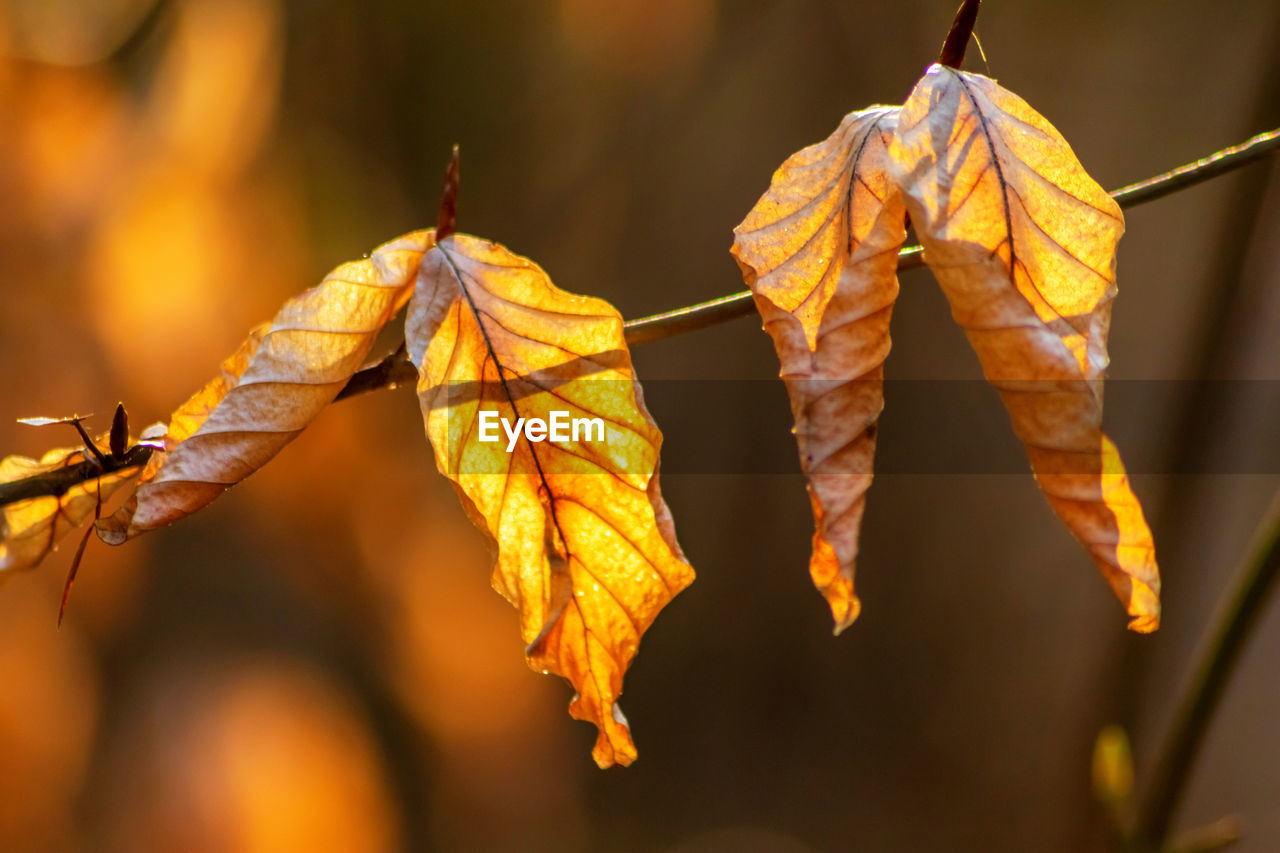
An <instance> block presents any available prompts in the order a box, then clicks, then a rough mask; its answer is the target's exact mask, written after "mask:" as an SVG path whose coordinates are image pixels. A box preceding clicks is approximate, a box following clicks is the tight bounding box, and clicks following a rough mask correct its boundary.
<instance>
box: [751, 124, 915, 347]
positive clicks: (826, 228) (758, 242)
mask: <svg viewBox="0 0 1280 853" xmlns="http://www.w3.org/2000/svg"><path fill="white" fill-rule="evenodd" d="M897 113H898V108H897V107H871V108H869V109H866V110H862V111H861V112H856V113H850V114H849V115H847V116H845V117H844V120H843V121H841V122H840V126H839V127H837V128H836V130H835V132H834V133H832V134H831V135H830V136H829V137H827V138H826V139H824V140H823V141H822V142H819V143H818V144H816V145H810V146H809V147H808V148H804V149H802V150H800V151H798V152H796V153H795V154H792V155H791V156H790V157H788V158H787V160H786V162H784V163H783V164H782V165H781V166H780V167H778V170H777V171H776V172H774V175H773V181H772V182H771V183H770V185H769V189H768V191H767V192H766V193H765V194H764V195H763V196H761V198H760V200H759V201H757V202H756V204H755V207H753V208H752V209H751V212H750V213H748V214H747V217H746V219H744V220H742V222H741V223H740V224H739V225H738V227H736V228H734V229H733V233H734V242H733V248H732V250H731V251H732V252H733V256H734V257H735V258H736V259H737V261H738V265H739V266H740V267H742V274H743V276H744V277H745V278H746V280H747V284H748V285H749V286H750V287H751V291H752V293H754V294H755V295H756V296H757V297H761V296H763V297H764V298H766V299H768V300H769V301H770V302H772V303H773V304H774V305H776V306H777V307H778V308H780V309H782V310H783V311H785V312H787V313H788V314H791V315H792V316H794V317H795V318H796V320H798V321H799V323H800V327H801V329H802V330H803V333H804V337H805V340H806V341H807V342H808V345H809V349H815V348H816V347H817V340H818V328H819V325H820V324H821V322H822V315H823V312H824V311H825V310H826V307H827V302H829V301H830V300H831V297H832V295H833V294H834V293H835V290H836V283H837V282H838V281H839V280H840V272H841V270H843V269H844V265H845V263H846V262H847V261H848V260H849V257H850V254H851V253H852V252H853V251H854V249H855V248H856V247H857V245H858V243H859V241H860V239H861V238H862V237H863V236H865V233H866V232H867V231H868V230H869V229H870V225H871V223H872V222H873V221H874V219H875V215H876V212H878V210H879V208H880V206H881V200H882V199H883V198H884V197H885V193H886V192H887V191H888V190H890V189H892V187H891V186H890V185H888V184H886V183H885V182H884V181H882V180H881V179H880V178H879V177H877V176H878V175H879V174H880V172H881V170H882V169H883V168H884V162H885V148H886V147H887V140H888V138H889V136H890V135H891V134H892V132H893V122H894V119H895V117H896V116H897ZM872 184H875V186H876V187H877V188H873V187H872ZM860 231H861V233H859V232H860Z"/></svg>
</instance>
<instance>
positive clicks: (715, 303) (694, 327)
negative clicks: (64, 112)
mask: <svg viewBox="0 0 1280 853" xmlns="http://www.w3.org/2000/svg"><path fill="white" fill-rule="evenodd" d="M1277 148H1280V129H1277V130H1273V131H1270V132H1268V133H1263V134H1259V135H1258V136H1255V137H1254V138H1253V139H1250V140H1249V141H1248V142H1245V143H1242V144H1240V145H1236V146H1233V147H1231V148H1225V149H1223V150H1222V151H1219V152H1217V153H1215V154H1210V155H1209V156H1208V157H1205V158H1203V159H1200V160H1197V161H1196V162H1194V163H1189V164H1187V165H1186V166H1180V167H1178V168H1177V169H1174V170H1173V171H1171V172H1165V173H1164V174H1162V175H1156V176H1155V177H1153V178H1148V179H1147V180H1145V181H1140V182H1139V183H1136V184H1130V185H1129V186H1127V187H1124V188H1122V189H1119V190H1116V191H1115V192H1113V193H1112V194H1111V195H1112V197H1113V198H1115V199H1116V201H1117V202H1119V204H1120V206H1121V207H1124V208H1129V207H1133V206H1134V205H1138V204H1142V203H1144V202H1148V201H1152V200H1154V199H1157V198H1160V197H1162V196H1165V195H1168V194H1169V193H1173V192H1177V191H1178V190H1182V189H1186V188H1187V187H1190V186H1193V185H1195V184H1198V183H1201V182H1202V181H1207V180H1209V179H1211V178H1216V177H1217V176H1219V175H1222V174H1225V173H1227V172H1229V171H1231V170H1233V169H1238V168H1240V167H1241V166H1244V165H1247V164H1249V163H1252V162H1253V161H1255V160H1258V159H1259V158H1261V157H1263V156H1265V155H1267V154H1269V153H1271V152H1273V151H1275V150H1276V149H1277ZM451 168H456V167H453V166H451ZM452 180H455V181H456V176H455V177H454V178H453V179H452ZM923 265H924V257H923V255H922V250H921V248H920V247H919V246H908V247H907V248H905V249H903V250H902V251H901V252H900V253H899V254H898V269H899V270H900V271H901V270H908V269H915V268H916V267H920V266H923ZM754 312H755V305H754V304H753V303H752V301H751V291H749V290H744V291H741V292H739V293H731V294H729V295H728V296H721V297H720V298H719V299H712V300H710V301H708V302H700V303H698V304H697V305H690V306H688V307H685V308H676V309H675V310H672V311H665V312H663V313H661V314H653V315H651V316H648V317H641V318H639V319H636V320H629V321H628V322H627V323H626V324H625V326H624V329H625V331H626V337H627V343H628V344H631V345H632V346H636V345H639V344H646V343H650V342H652V341H660V340H663V339H664V338H671V337H675V336H676V335H683V334H685V333H687V332H696V331H698V330H699V329H705V328H708V327H710V326H717V325H719V324H721V323H727V322H728V321H730V320H736V319H738V318H739V317H746V316H747V315H749V314H752V313H754ZM416 375H417V372H416V371H415V370H414V368H413V365H412V364H410V363H409V359H408V356H407V354H406V353H405V352H404V349H403V347H402V348H401V349H399V350H397V351H396V352H394V353H392V354H391V355H389V356H387V357H386V358H384V359H383V360H382V361H380V362H378V363H377V364H374V365H371V366H369V367H366V368H364V369H363V370H360V371H359V372H357V373H356V374H354V375H353V376H352V377H351V379H350V381H348V382H347V384H346V386H345V387H344V388H343V389H342V391H341V392H340V393H339V394H338V397H337V399H339V400H342V399H345V398H347V397H354V396H357V395H359V394H363V393H365V392H368V391H377V390H380V389H383V388H391V387H395V386H396V385H398V384H404V383H408V382H412V381H413V380H414V378H415V377H416ZM146 453H147V454H149V453H150V449H147V450H146ZM99 470H100V469H97V468H94V467H92V466H85V465H78V466H74V467H69V468H61V469H58V470H56V471H50V472H47V473H45V474H37V475H35V476H33V477H27V478H25V479H22V480H14V481H12V482H9V483H0V506H6V505H8V504H11V503H14V502H16V501H20V500H26V499H28V498H32V497H41V496H54V497H56V496H58V495H62V494H64V493H66V491H67V490H68V489H70V488H71V487H72V486H75V485H79V484H80V483H83V482H86V481H88V480H91V479H93V478H94V477H95V476H97V474H98V471H99Z"/></svg>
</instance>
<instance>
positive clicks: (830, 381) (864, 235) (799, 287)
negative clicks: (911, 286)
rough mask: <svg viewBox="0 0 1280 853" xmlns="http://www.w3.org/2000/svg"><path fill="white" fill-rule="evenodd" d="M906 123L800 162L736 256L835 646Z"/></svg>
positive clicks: (890, 272)
mask: <svg viewBox="0 0 1280 853" xmlns="http://www.w3.org/2000/svg"><path fill="white" fill-rule="evenodd" d="M897 112H898V110H897V108H894V107H875V108H872V109H869V110H865V111H863V112H858V113H851V114H850V115H848V116H846V117H845V119H844V120H843V121H842V122H841V123H840V126H839V127H838V128H837V129H836V131H835V133H833V134H832V135H831V136H830V137H828V138H827V139H826V140H824V141H823V142H820V143H818V144H817V145H812V146H810V147H808V148H805V149H804V150H802V151H800V152H799V153H797V154H795V155H793V156H792V157H790V158H789V159H788V160H787V161H786V162H785V163H783V164H782V166H781V167H780V168H779V169H778V171H777V172H775V173H774V176H773V182H772V184H771V185H770V187H769V190H768V192H766V193H765V195H764V196H763V197H762V198H761V199H760V201H759V202H757V203H756V206H755V207H754V208H753V209H752V211H751V212H750V213H749V214H748V215H747V218H746V219H745V220H744V221H743V222H742V224H741V225H739V226H738V227H737V228H736V229H735V234H736V235H737V239H736V240H735V242H734V245H733V254H734V256H735V257H736V258H737V260H738V264H739V265H740V266H741V267H742V271H743V276H744V278H745V279H746V282H747V284H748V286H749V287H750V288H751V291H752V294H753V296H754V298H755V303H756V307H757V309H758V310H759V311H760V316H761V318H762V319H763V320H764V328H765V331H767V332H768V333H769V335H770V336H771V337H772V338H773V343H774V348H775V349H776V350H777V352H778V359H779V361H781V363H782V371H781V376H782V378H783V380H784V381H785V382H786V386H787V394H788V396H789V397H790V399H791V412H792V415H793V417H794V418H795V423H796V425H795V435H796V442H797V444H798V445H799V450H800V464H801V467H802V469H803V470H804V473H805V476H806V477H807V479H808V489H809V498H810V501H811V503H812V505H813V514H814V522H815V530H814V535H813V555H812V557H811V558H810V561H809V573H810V575H811V576H812V578H813V582H814V585H815V586H817V588H818V589H819V591H821V592H822V594H823V596H824V597H825V598H826V599H827V602H828V604H829V605H830V606H831V612H832V615H833V616H834V618H835V624H836V628H835V630H836V633H839V632H840V631H843V630H844V629H845V628H847V627H848V626H849V625H850V624H852V623H853V621H854V619H856V618H857V617H858V612H859V610H860V608H861V605H860V603H859V601H858V597H857V595H856V594H855V593H854V585H853V579H854V565H855V561H856V558H857V555H858V534H859V531H860V529H861V526H862V514H863V510H864V509H865V507H866V499H865V496H866V492H867V489H868V488H869V487H870V486H871V477H872V473H871V471H872V458H873V456H874V454H875V425H876V420H877V419H878V418H879V416H880V411H881V410H882V409H883V407H884V393H883V380H884V360H885V358H886V356H888V354H889V345H890V342H889V316H890V314H891V312H892V310H893V302H894V300H895V299H896V298H897V295H898V280H897V277H896V275H895V269H896V267H897V262H898V248H899V247H900V246H901V245H902V242H903V240H904V238H905V237H906V231H905V228H904V221H905V212H904V208H903V204H902V199H901V197H900V196H899V194H898V192H897V187H896V186H895V185H894V183H893V182H892V181H891V180H890V178H889V174H888V163H889V143H890V141H891V139H892V137H893V132H894V123H895V121H896V118H897ZM811 328H812V329H813V330H814V331H813V332H812V334H811V333H810V329H811Z"/></svg>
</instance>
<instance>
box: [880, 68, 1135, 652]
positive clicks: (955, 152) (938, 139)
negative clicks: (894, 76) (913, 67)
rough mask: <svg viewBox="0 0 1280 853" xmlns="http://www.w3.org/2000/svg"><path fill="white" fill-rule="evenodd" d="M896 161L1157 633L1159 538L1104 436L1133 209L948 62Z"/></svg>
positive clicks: (1051, 135)
mask: <svg viewBox="0 0 1280 853" xmlns="http://www.w3.org/2000/svg"><path fill="white" fill-rule="evenodd" d="M893 155H894V168H895V175H896V177H897V180H898V181H899V183H900V185H901V187H902V191H903V193H904V194H905V196H906V202H907V209H908V211H909V212H910V215H911V222H912V224H913V225H914V226H915V229H916V232H917V233H918V235H919V236H920V241H921V243H922V244H923V245H924V252H925V260H926V261H927V262H928V264H929V266H930V267H932V269H933V271H934V274H935V275H936V276H937V278H938V281H939V283H940V284H941V285H942V289H943V291H944V292H945V293H946V296H947V299H948V300H949V301H950V303H951V310H952V314H953V315H954V316H955V318H956V321H957V322H959V323H960V324H961V326H963V327H964V329H965V333H966V335H967V336H968V338H969V342H970V343H971V344H972V346H973V348H974V350H975V351H976V352H977V354H978V358H979V359H980V360H981V362H982V366H983V371H984V373H985V375H986V377H987V379H988V380H989V381H991V382H992V383H993V384H994V385H995V386H996V387H997V388H998V389H999V391H1000V394H1001V397H1002V398H1003V399H1004V403H1005V406H1006V407H1007V408H1008V410H1009V414H1010V416H1011V417H1012V420H1013V426H1014V431H1015V432H1016V433H1017V434H1018V437H1019V438H1020V439H1022V441H1023V442H1024V443H1025V444H1026V446H1027V452H1028V455H1029V456H1030V459H1031V466H1032V468H1033V470H1034V471H1035V474H1036V478H1037V480H1038V481H1039V483H1040V487H1041V488H1042V489H1043V490H1044V493H1045V495H1046V496H1047V497H1048V499H1049V502H1050V503H1051V504H1052V505H1053V508H1054V511H1055V512H1057V514H1058V516H1059V517H1060V518H1061V519H1062V520H1063V521H1064V522H1065V523H1066V525H1067V527H1068V528H1070V530H1071V532H1072V533H1073V534H1075V536H1076V537H1077V538H1079V539H1080V541H1081V542H1083V543H1084V545H1085V547H1086V548H1088V549H1089V551H1090V553H1091V554H1092V555H1093V558H1094V561H1095V562H1096V563H1097V564H1098V567H1099V568H1100V569H1101V571H1102V573H1103V575H1104V576H1105V577H1106V578H1107V580H1108V581H1109V582H1110V583H1111V585H1112V587H1113V588H1114V589H1115V591H1116V594H1117V595H1118V596H1119V598H1120V600H1121V601H1122V602H1124V604H1125V606H1126V607H1127V609H1128V612H1129V614H1130V616H1131V617H1132V619H1131V620H1130V622H1129V627H1130V628H1131V629H1133V630H1135V631H1143V632H1146V631H1153V630H1155V629H1156V627H1157V626H1158V625H1159V621H1160V603H1159V590H1160V579H1159V575H1158V572H1157V569H1156V562H1155V547H1154V545H1153V543H1152V539H1151V532H1150V530H1149V529H1148V528H1147V524H1146V521H1145V519H1144V518H1143V515H1142V509H1141V507H1140V506H1139V504H1138V499H1137V497H1136V496H1135V495H1134V494H1133V490H1132V489H1131V488H1130V486H1129V481H1128V478H1127V477H1126V475H1125V472H1124V466H1123V465H1122V464H1121V462H1120V456H1119V453H1118V452H1117V451H1116V448H1115V446H1114V445H1113V444H1112V443H1111V441H1110V440H1109V439H1108V438H1107V437H1106V436H1105V435H1103V433H1102V376H1103V373H1104V372H1105V370H1106V367H1107V363H1108V357H1107V349H1106V336H1107V328H1108V325H1109V322H1110V315H1111V300H1112V299H1113V298H1114V296H1115V292H1116V289H1115V249H1116V243H1117V242H1118V241H1119V239H1120V235H1121V234H1122V233H1123V232H1124V220H1123V218H1122V217H1121V214H1120V209H1119V207H1118V206H1117V205H1116V203H1115V202H1114V201H1113V200H1112V199H1111V198H1110V197H1109V196H1108V195H1107V194H1106V192H1104V191H1103V190H1102V188H1101V187H1099V186H1098V185H1097V183H1095V182H1094V181H1093V179H1092V178H1090V177H1089V176H1088V174H1086V173H1085V171H1084V169H1083V168H1082V167H1081V166H1080V163H1079V162H1078V161H1077V160H1076V157H1075V155H1074V154H1073V153H1072V151H1071V148H1070V146H1068V145H1067V143H1066V141H1065V140H1064V139H1063V138H1062V136H1061V135H1060V134H1059V133H1058V132H1057V130H1055V129H1054V128H1053V126H1052V125H1050V124H1049V123H1048V122H1047V121H1046V120H1045V119H1044V118H1043V117H1041V116H1040V115H1039V114H1038V113H1036V112H1035V111H1034V110H1033V109H1031V107H1029V106H1028V105H1027V104H1026V102H1025V101H1023V100H1022V99H1021V98H1019V97H1018V96H1017V95H1014V94H1013V93H1011V92H1009V91H1007V90H1005V89H1003V88H1001V87H1000V86H999V85H997V84H996V83H995V81H993V80H991V79H989V78H986V77H983V76H981V75H977V74H968V73H965V72H962V71H956V70H954V69H950V68H944V67H942V66H940V65H934V66H933V67H931V68H930V69H929V71H928V72H927V73H926V74H925V76H924V77H923V78H922V79H921V81H920V82H919V83H918V84H917V85H916V88H915V90H914V91H913V92H912V93H911V96H910V97H909V98H908V100H907V103H906V104H905V105H904V106H903V108H902V114H901V116H900V118H899V122H898V136H897V142H896V144H895V145H894V147H893Z"/></svg>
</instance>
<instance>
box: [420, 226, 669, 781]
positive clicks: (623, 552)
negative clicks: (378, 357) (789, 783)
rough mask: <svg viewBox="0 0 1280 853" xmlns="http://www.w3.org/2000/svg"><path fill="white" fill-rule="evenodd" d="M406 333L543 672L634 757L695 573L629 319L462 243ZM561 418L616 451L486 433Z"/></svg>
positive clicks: (440, 257) (442, 457) (453, 461)
mask: <svg viewBox="0 0 1280 853" xmlns="http://www.w3.org/2000/svg"><path fill="white" fill-rule="evenodd" d="M405 340H406V341H407V344H408V350H409V355H410V358H412V360H413V362H414V364H415V365H417V366H418V368H419V371H420V379H419V383H418V395H419V400H420V402H421V405H422V411H423V418H424V421H425V423H426V431H427V435H428V437H429V438H430V440H431V444H432V447H433V448H434V451H435V457H436V465H437V467H438V468H439V470H440V471H441V473H443V474H444V475H445V476H447V477H448V478H449V479H450V480H451V481H452V482H453V484H454V487H455V488H456V489H457V491H458V492H459V495H460V497H461V499H462V504H463V506H464V508H465V509H466V510H467V513H468V515H469V516H470V517H471V519H472V520H473V521H474V522H475V524H476V525H477V526H478V527H479V528H480V529H481V530H483V531H485V532H486V533H487V534H488V535H489V536H490V537H491V538H492V539H493V541H494V542H495V543H496V545H497V549H498V555H497V563H496V565H495V567H494V573H493V585H494V587H495V589H497V590H498V591H499V592H500V593H501V594H502V595H503V596H505V597H506V598H507V600H508V601H510V602H511V603H512V604H513V605H515V606H516V607H517V608H518V610H519V611H520V630H521V635H522V636H523V638H524V641H525V642H526V643H527V644H528V659H529V664H530V666H532V667H534V668H535V669H539V670H542V671H544V672H554V673H556V674H558V675H562V676H564V677H565V678H567V679H568V680H569V681H570V682H571V683H572V684H573V686H574V688H575V689H576V690H577V695H576V696H575V697H574V699H573V702H572V703H571V704H570V707H569V710H570V713H571V714H572V715H573V716H574V717H577V718H578V719H583V720H588V721H590V722H592V723H594V724H595V725H596V726H597V727H598V729H599V735H598V737H597V739H596V745H595V749H594V750H593V753H592V755H593V757H594V758H595V760H596V763H597V764H599V765H600V766H601V767H607V766H609V765H611V764H615V763H617V764H623V765H626V764H630V763H631V762H632V761H633V760H634V759H635V756H636V752H635V746H634V744H633V743H632V740H631V733H630V730H629V728H628V726H627V722H626V719H625V718H624V717H623V716H622V713H621V711H620V710H619V708H618V705H617V699H618V695H619V694H620V693H621V692H622V677H623V674H624V673H625V672H626V670H627V667H628V666H629V664H630V663H631V660H632V658H633V657H634V656H635V654H636V650H637V647H638V645H639V643H640V638H641V636H642V635H643V634H644V632H645V630H647V629H648V627H649V625H650V624H651V623H652V622H653V619H654V617H655V616H656V615H657V613H658V612H659V611H660V610H661V609H662V608H663V607H664V606H665V605H666V604H667V603H668V602H669V601H670V600H671V599H672V597H674V596H675V595H676V593H678V592H679V591H680V590H682V589H683V588H684V587H686V586H687V585H688V584H689V583H690V582H691V581H692V580H693V570H692V569H691V568H690V567H689V565H688V564H687V563H686V562H685V561H684V559H683V555H682V553H681V551H680V547H679V545H678V544H677V543H676V539H675V531H674V527H673V525H672V523H671V516H670V512H669V511H668V509H667V506H666V503H665V502H664V501H663V500H662V495H661V493H660V492H659V489H658V474H657V469H658V451H659V448H660V447H661V444H662V434H661V433H660V432H659V431H658V428H657V426H656V425H655V424H654V422H653V419H652V418H651V417H650V416H649V413H648V411H647V410H646V409H645V407H644V401H643V399H642V397H641V392H640V386H639V384H638V383H637V382H636V380H635V377H634V374H633V372H632V368H631V358H630V356H629V355H628V353H627V349H626V344H625V342H624V340H623V333H622V318H621V316H619V314H618V312H617V311H616V310H614V308H613V307H612V306H610V305H609V304H608V303H606V302H604V301H602V300H599V299H592V298H589V297H585V296H576V295H574V294H571V293H566V292H565V291H562V290H560V289H559V288H557V287H555V286H554V285H553V284H552V283H551V281H550V279H549V278H548V277H547V275H546V273H545V272H543V271H542V270H541V269H540V268H539V267H538V266H537V265H536V264H533V263H532V262H530V261H528V260H526V259H524V258H521V257H518V256H516V255H514V254H512V253H511V252H509V251H508V250H507V249H505V248H503V247H502V246H499V245H496V244H494V243H489V242H487V241H483V240H478V239H476V238H474V237H468V236H464V235H453V236H452V237H450V238H448V239H446V240H442V241H441V242H440V243H439V244H438V245H437V246H436V247H435V248H433V249H431V250H430V251H428V252H427V253H426V254H425V255H424V256H423V258H422V268H421V273H420V276H419V279H418V285H417V290H416V291H415V293H414V296H413V299H412V301H411V302H410V304H409V312H408V317H407V319H406V328H405ZM556 411H560V412H566V413H568V416H569V417H570V418H571V419H578V418H585V419H589V418H599V419H600V420H601V421H602V428H603V440H599V438H600V435H599V433H596V434H595V436H594V438H595V440H593V437H592V435H591V434H589V433H588V434H573V433H570V434H569V436H568V437H567V438H566V437H563V436H561V437H557V436H555V435H548V436H546V440H530V438H531V435H530V434H529V433H526V432H521V433H520V434H519V435H518V436H517V437H516V438H515V439H510V438H509V436H508V435H507V434H506V428H505V427H504V428H502V429H498V430H497V433H498V434H499V436H500V440H498V441H486V440H484V439H485V434H484V433H483V432H482V430H484V429H485V427H484V422H482V421H481V417H482V415H484V416H485V418H486V419H490V418H501V419H505V420H506V421H507V423H508V426H514V425H516V424H517V423H518V421H517V419H518V418H527V419H533V418H538V419H541V420H542V421H544V422H547V423H550V422H552V418H553V416H552V413H553V412H556ZM489 434H490V435H492V433H489ZM562 439H563V440H562ZM508 447H510V452H508Z"/></svg>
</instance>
